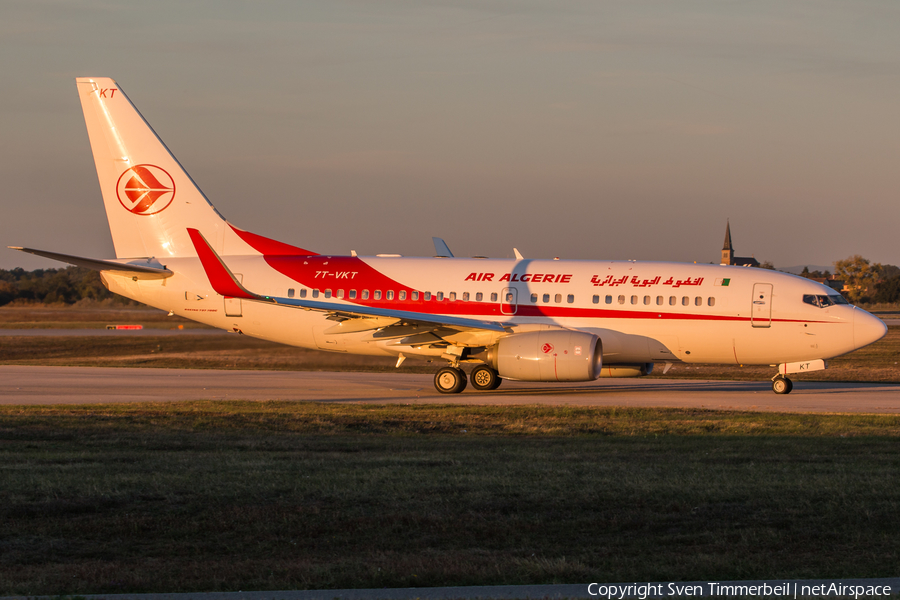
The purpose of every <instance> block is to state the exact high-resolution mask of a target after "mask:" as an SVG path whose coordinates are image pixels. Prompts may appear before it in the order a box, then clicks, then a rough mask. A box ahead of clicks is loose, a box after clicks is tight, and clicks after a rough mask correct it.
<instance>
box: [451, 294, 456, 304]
mask: <svg viewBox="0 0 900 600" xmlns="http://www.w3.org/2000/svg"><path fill="white" fill-rule="evenodd" d="M455 301H456V292H450V302H455Z"/></svg>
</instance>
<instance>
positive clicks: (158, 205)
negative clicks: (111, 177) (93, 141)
mask: <svg viewBox="0 0 900 600" xmlns="http://www.w3.org/2000/svg"><path fill="white" fill-rule="evenodd" d="M116 196H118V198H119V202H121V203H122V206H124V207H125V209H126V210H127V211H128V212H132V213H134V214H136V215H155V214H156V213H158V212H161V211H163V210H165V209H166V208H167V207H168V206H169V205H170V204H171V203H172V200H174V199H175V181H174V180H173V179H172V176H171V175H169V174H168V173H167V172H166V171H165V170H164V169H161V168H159V167H157V166H155V165H137V166H136V167H131V168H130V169H128V170H127V171H125V172H124V173H122V175H120V176H119V181H118V183H117V184H116Z"/></svg>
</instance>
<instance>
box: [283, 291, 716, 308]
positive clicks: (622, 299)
mask: <svg viewBox="0 0 900 600" xmlns="http://www.w3.org/2000/svg"><path fill="white" fill-rule="evenodd" d="M307 292H311V294H310V296H311V297H312V298H318V297H319V294H320V293H322V294H323V295H324V296H325V298H331V296H332V292H331V290H330V289H326V290H325V291H324V292H320V291H319V290H317V289H314V290H305V289H301V290H300V297H301V298H306V297H307ZM293 297H294V288H291V289H289V290H288V298H293ZM336 297H337V298H341V299H343V298H344V290H342V289H341V290H338V291H337V295H336ZM346 297H347V298H348V299H350V300H356V299H357V298H359V299H361V300H369V299H370V298H371V299H372V300H381V299H382V298H384V299H385V300H393V299H394V290H387V291H385V292H384V295H383V296H382V293H381V290H374V291H373V292H372V293H371V295H370V294H369V290H362V291H360V292H359V293H358V294H357V290H348V291H347V296H346ZM396 297H397V299H398V300H406V298H407V295H406V290H400V291H399V292H397V296H396ZM409 298H410V300H413V301H418V300H419V292H417V291H411V292H410V293H409ZM432 298H434V299H435V300H437V301H439V302H440V301H442V300H444V299H445V298H446V299H447V300H449V301H451V302H453V301H455V300H456V292H450V293H449V294H447V296H446V297H445V296H444V292H437V293H436V294H433V295H432V293H431V292H422V299H423V300H426V301H427V300H431V299H432ZM552 298H553V302H554V303H556V304H561V303H562V301H563V295H562V294H554V295H552ZM565 298H566V304H574V303H575V294H567V295H566V297H565ZM613 298H614V297H613V296H606V297H605V298H604V302H605V303H606V304H612V303H613ZM461 299H462V301H463V302H469V300H470V296H469V292H463V293H462V296H461ZM490 299H491V300H490V301H491V302H496V301H497V293H496V292H494V293H492V294H491V295H490ZM540 299H541V302H543V303H544V304H549V303H550V299H551V294H543V295H541V296H540ZM483 301H484V294H482V293H481V292H478V293H476V294H475V302H483ZM504 301H505V302H512V301H513V297H512V294H507V295H506V298H504ZM592 301H593V303H594V304H600V296H597V295H595V296H594V297H593V299H592ZM616 302H617V303H618V304H626V303H629V304H643V305H645V306H649V305H651V304H654V299H653V297H652V296H644V297H643V299H642V298H641V297H640V296H631V297H630V299H629V297H628V296H625V295H621V296H618V297H617V298H616ZM531 303H532V304H537V303H538V294H531ZM678 303H679V299H678V296H669V298H668V305H669V306H677V305H678ZM655 304H656V305H657V306H663V305H664V304H666V297H665V296H656V300H655ZM693 304H694V306H703V297H702V296H695V297H694V298H693ZM681 305H682V306H690V305H691V297H690V296H682V297H681ZM706 305H707V306H715V305H716V299H715V298H713V297H712V296H710V297H708V298H707V299H706Z"/></svg>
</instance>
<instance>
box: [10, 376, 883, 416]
mask: <svg viewBox="0 0 900 600" xmlns="http://www.w3.org/2000/svg"><path fill="white" fill-rule="evenodd" d="M432 379H433V378H432V376H431V375H420V374H409V373H403V372H397V373H347V372H319V371H308V372H306V371H238V370H192V369H138V368H103V367H42V366H0V404H7V405H9V404H92V403H110V402H163V401H174V400H300V401H314V402H364V403H400V404H548V405H573V406H657V407H681V408H708V409H716V410H748V411H778V412H852V413H900V385H897V384H889V383H828V382H809V381H803V380H795V381H794V391H793V392H792V393H791V394H789V395H786V396H779V395H776V394H774V393H773V392H772V390H771V385H770V384H769V382H767V381H760V382H746V381H702V380H675V379H655V378H653V379H600V380H598V381H595V382H589V383H562V384H552V383H543V384H537V383H527V382H516V381H504V382H503V385H502V386H501V387H500V388H499V389H498V390H495V391H493V392H477V391H474V390H472V388H471V386H470V387H468V388H467V389H466V391H464V392H463V393H462V394H456V395H443V394H439V393H438V392H437V391H435V389H434V385H433V383H432Z"/></svg>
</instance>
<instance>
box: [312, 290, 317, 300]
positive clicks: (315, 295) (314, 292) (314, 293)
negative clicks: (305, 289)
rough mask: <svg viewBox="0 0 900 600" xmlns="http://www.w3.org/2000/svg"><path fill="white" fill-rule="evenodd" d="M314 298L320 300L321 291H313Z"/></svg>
mask: <svg viewBox="0 0 900 600" xmlns="http://www.w3.org/2000/svg"><path fill="white" fill-rule="evenodd" d="M312 297H313V298H318V297H319V290H313V294H312Z"/></svg>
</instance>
